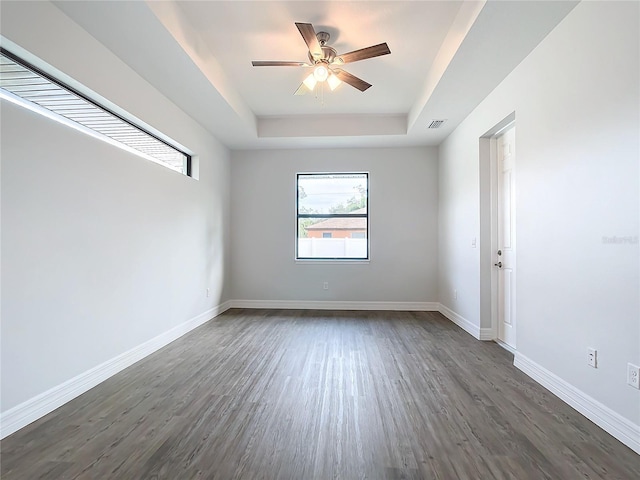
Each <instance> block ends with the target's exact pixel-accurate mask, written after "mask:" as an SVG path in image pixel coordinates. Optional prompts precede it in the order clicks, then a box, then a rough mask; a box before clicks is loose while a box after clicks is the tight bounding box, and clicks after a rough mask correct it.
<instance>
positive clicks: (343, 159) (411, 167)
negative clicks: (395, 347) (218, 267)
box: [231, 148, 438, 302]
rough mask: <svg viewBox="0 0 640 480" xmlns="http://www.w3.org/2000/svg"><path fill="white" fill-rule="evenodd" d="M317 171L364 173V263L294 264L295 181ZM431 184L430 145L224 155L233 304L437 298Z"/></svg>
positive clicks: (434, 194)
mask: <svg viewBox="0 0 640 480" xmlns="http://www.w3.org/2000/svg"><path fill="white" fill-rule="evenodd" d="M322 171H325V172H326V171H336V172H348V171H367V172H369V173H370V178H369V191H370V193H369V195H370V197H369V205H370V214H369V215H370V237H371V261H370V262H369V263H360V264H353V263H350V264H336V263H335V262H334V263H332V264H319V263H313V264H309V263H303V262H296V261H295V260H294V257H295V251H294V247H295V225H296V223H295V198H296V185H295V181H296V176H295V174H296V172H322ZM437 180H438V171H437V157H436V150H435V149H434V148H392V149H333V150H267V151H240V152H233V153H232V167H231V192H232V193H231V195H232V197H231V198H232V202H231V203H232V207H231V215H232V219H233V220H232V239H233V251H232V264H231V265H232V273H231V278H232V296H233V298H234V299H238V300H276V301H277V300H300V301H305V300H326V301H379V302H380V301H382V302H435V301H437V287H436V268H437V260H436V258H437V198H438V186H437ZM325 281H326V282H329V290H323V289H322V283H323V282H325Z"/></svg>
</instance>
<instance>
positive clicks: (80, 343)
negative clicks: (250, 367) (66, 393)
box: [0, 5, 229, 412]
mask: <svg viewBox="0 0 640 480" xmlns="http://www.w3.org/2000/svg"><path fill="white" fill-rule="evenodd" d="M36 6H37V5H36ZM17 7H20V6H19V5H17ZM32 7H34V6H33V5H27V6H26V8H32ZM48 8H50V9H51V10H49V11H48V12H47V16H46V17H45V18H41V17H36V18H29V17H28V16H24V17H23V16H12V17H11V20H12V22H11V23H12V24H11V25H5V23H4V22H3V24H2V27H3V35H8V36H9V38H11V39H13V40H14V41H15V42H16V43H18V42H20V43H21V44H23V45H24V47H25V48H27V47H28V48H30V49H33V50H34V52H36V51H37V52H36V53H37V54H38V56H39V57H41V58H43V59H45V60H46V61H48V62H50V63H51V64H52V65H54V66H56V65H59V64H60V63H66V62H69V63H70V64H71V63H72V64H73V65H74V69H75V70H74V71H73V72H71V71H68V70H67V73H69V74H73V75H74V78H76V79H77V80H79V81H81V82H82V83H83V84H85V85H87V86H88V87H90V88H97V89H98V90H99V91H100V93H101V94H102V95H104V96H105V97H106V98H109V99H111V100H112V101H114V102H115V103H117V104H118V105H120V106H121V107H123V108H124V109H125V110H129V111H135V113H136V115H137V116H138V117H139V118H141V119H142V120H143V121H147V122H148V123H150V124H151V125H152V126H156V127H157V128H158V129H159V130H161V131H162V132H163V133H165V134H166V135H168V136H170V137H172V138H174V139H175V140H176V141H178V142H180V143H181V144H183V145H184V146H186V147H187V148H189V149H190V150H192V151H193V152H195V153H196V154H197V155H198V156H199V158H198V161H197V164H198V170H199V180H195V179H192V178H188V177H185V176H183V175H180V174H179V173H176V172H173V171H170V170H168V169H166V168H164V167H162V166H159V165H157V164H155V163H153V162H150V161H147V160H144V159H142V158H140V157H138V156H136V155H133V154H130V153H128V152H125V151H123V150H121V149H119V148H117V147H114V146H112V145H110V144H107V143H104V142H102V141H100V140H97V139H95V138H92V137H90V136H87V135H85V134H83V133H80V132H78V131H76V130H74V129H71V128H68V127H66V126H63V125H61V124H59V123H57V122H54V121H52V120H50V119H48V118H45V117H43V116H40V115H37V114H35V113H33V112H31V111H28V110H25V109H22V108H19V107H17V106H15V105H13V104H12V103H9V102H7V101H4V100H3V101H2V103H1V104H0V108H1V114H2V125H1V132H0V133H1V135H2V146H1V151H0V155H1V158H2V179H1V182H2V184H1V186H2V191H1V195H2V250H1V255H2V310H1V314H2V326H1V338H2V344H1V350H2V357H1V363H2V372H1V373H2V384H1V391H2V397H1V401H2V407H1V409H2V411H3V412H6V411H7V410H9V409H11V408H12V407H14V406H16V405H18V404H21V403H22V402H25V401H26V400H29V399H31V398H33V397H35V396H37V395H38V394H41V393H43V392H45V391H47V390H49V389H50V388H53V387H56V386H59V385H61V384H63V383H64V382H66V381H68V380H70V379H71V378H73V377H75V376H76V375H79V374H81V373H84V372H86V371H88V370H90V369H92V368H93V367H95V366H97V365H99V364H101V363H103V362H105V361H107V360H110V359H112V358H114V357H116V356H118V355H120V354H122V353H124V352H126V351H127V350H129V349H132V348H134V347H137V346H139V345H140V344H142V343H144V342H146V341H148V340H150V339H152V338H154V337H156V336H158V335H160V334H162V333H164V332H166V331H168V330H170V329H172V328H174V327H176V326H178V325H180V324H182V323H184V322H187V321H189V320H190V319H193V318H194V317H197V316H198V315H201V314H203V313H205V312H207V311H209V310H211V309H212V308H214V307H216V306H217V305H219V304H220V303H222V302H224V301H225V300H227V299H229V292H228V290H227V289H226V286H227V285H228V284H229V281H228V273H229V272H228V262H227V258H228V255H229V252H228V244H229V226H228V225H229V152H228V150H227V149H226V148H224V147H223V146H222V145H221V144H220V143H219V142H217V141H216V140H215V139H214V138H213V137H212V136H210V135H209V134H208V133H206V132H205V131H204V130H203V129H202V128H201V127H200V126H199V125H198V124H197V123H196V122H194V121H193V120H192V119H191V118H189V117H188V116H187V115H186V114H184V113H183V112H182V111H180V110H179V109H178V108H176V107H175V105H173V104H171V103H170V102H169V101H168V100H167V99H166V98H165V97H163V96H162V95H160V94H159V93H158V92H157V91H155V90H154V89H153V88H152V87H151V86H150V85H148V84H147V83H146V82H145V81H144V80H142V79H141V78H140V77H138V76H137V75H136V74H135V73H134V72H133V71H132V70H131V69H129V68H128V67H127V66H126V65H124V64H123V63H122V62H120V61H119V60H117V59H116V58H115V57H114V56H113V55H112V54H111V53H110V52H109V51H108V50H106V49H104V48H103V47H101V46H100V45H99V44H98V43H97V42H95V40H93V39H92V38H91V37H90V36H88V35H87V34H86V33H84V32H83V31H81V30H78V29H77V28H74V27H73V24H72V23H70V22H69V21H68V20H65V19H66V17H64V16H61V15H62V14H61V13H59V12H58V11H57V9H55V8H54V7H51V6H50V5H49V6H48ZM56 12H57V13H56ZM3 13H6V11H4V10H3ZM37 18H40V19H41V20H42V22H41V23H42V25H39V26H38V29H34V28H32V29H23V28H22V29H21V28H20V22H19V21H18V20H24V21H28V22H33V21H37ZM3 21H7V22H8V18H7V17H6V15H5V17H4V18H3ZM5 27H6V28H5ZM34 30H36V31H35V32H34ZM61 31H64V32H65V33H64V35H63V34H62V33H60V32H61ZM39 35H40V36H43V38H53V39H55V38H57V37H58V36H61V37H64V38H65V40H69V41H70V42H71V43H74V44H75V45H76V48H77V49H81V50H82V52H83V53H82V54H83V55H84V54H87V52H90V53H91V55H92V56H93V58H94V61H92V62H90V63H81V62H75V63H74V62H72V61H71V60H73V59H74V55H76V54H79V53H78V52H77V51H76V50H74V49H73V48H68V49H59V48H56V45H55V41H51V42H43V41H42V39H41V38H40V40H38V36H39ZM107 73H108V75H107ZM106 76H108V78H109V82H108V83H106V84H105V83H104V82H103V79H104V77H106ZM132 91H133V92H136V93H137V95H133V96H132V95H131V92H132ZM207 288H209V289H210V296H209V297H207V296H206V289H207Z"/></svg>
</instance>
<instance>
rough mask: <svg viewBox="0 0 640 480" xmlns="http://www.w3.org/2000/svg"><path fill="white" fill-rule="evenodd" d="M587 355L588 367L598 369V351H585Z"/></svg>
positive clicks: (591, 349)
mask: <svg viewBox="0 0 640 480" xmlns="http://www.w3.org/2000/svg"><path fill="white" fill-rule="evenodd" d="M587 354H588V355H589V357H588V360H587V363H588V364H589V366H590V367H593V368H598V351H597V350H596V349H595V348H589V349H587Z"/></svg>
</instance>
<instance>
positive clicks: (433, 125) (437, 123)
mask: <svg viewBox="0 0 640 480" xmlns="http://www.w3.org/2000/svg"><path fill="white" fill-rule="evenodd" d="M444 122H446V120H432V121H431V123H430V124H429V126H428V127H427V128H440V127H441V126H442V124H443V123H444Z"/></svg>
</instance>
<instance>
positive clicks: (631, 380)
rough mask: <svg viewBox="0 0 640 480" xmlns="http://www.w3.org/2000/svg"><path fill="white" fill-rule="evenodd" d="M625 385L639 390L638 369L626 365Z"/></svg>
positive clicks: (639, 369) (631, 365)
mask: <svg viewBox="0 0 640 480" xmlns="http://www.w3.org/2000/svg"><path fill="white" fill-rule="evenodd" d="M627 384H628V385H631V386H632V387H633V388H637V389H640V367H638V366H637V365H634V364H633V363H627Z"/></svg>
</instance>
